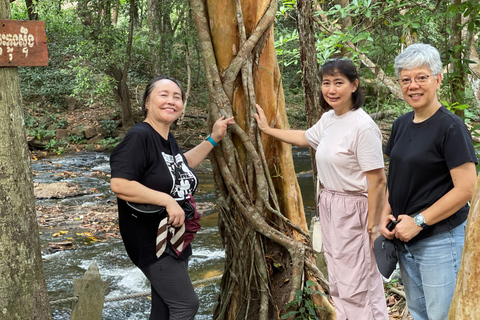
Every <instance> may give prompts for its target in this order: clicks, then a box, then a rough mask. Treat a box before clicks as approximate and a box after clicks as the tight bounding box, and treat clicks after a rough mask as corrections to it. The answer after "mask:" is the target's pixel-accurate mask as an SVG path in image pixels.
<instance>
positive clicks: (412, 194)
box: [385, 106, 478, 242]
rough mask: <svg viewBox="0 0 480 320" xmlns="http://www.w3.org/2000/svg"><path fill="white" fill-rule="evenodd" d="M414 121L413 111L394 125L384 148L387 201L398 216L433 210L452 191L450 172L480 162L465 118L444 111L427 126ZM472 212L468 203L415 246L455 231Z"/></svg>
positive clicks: (420, 236) (424, 232)
mask: <svg viewBox="0 0 480 320" xmlns="http://www.w3.org/2000/svg"><path fill="white" fill-rule="evenodd" d="M413 117H414V112H413V111H412V112H409V113H407V114H404V115H403V116H400V117H399V118H398V119H396V120H395V122H394V123H393V127H392V133H391V136H390V139H389V141H388V143H387V146H386V148H385V154H386V155H387V156H388V157H390V165H389V174H388V192H389V198H388V200H389V203H390V206H391V208H392V213H393V215H394V216H395V217H398V216H399V215H401V214H407V215H412V214H414V213H416V212H418V211H421V210H424V209H426V208H428V207H429V206H431V205H432V204H434V203H435V202H436V201H437V200H438V199H440V198H441V197H442V196H444V195H445V194H446V193H447V192H449V191H450V190H451V189H452V188H453V181H452V177H451V175H450V170H451V169H453V168H456V167H458V166H460V165H462V164H465V163H467V162H473V163H478V160H477V157H476V155H475V150H474V148H473V142H472V137H471V135H470V132H469V131H468V129H467V127H466V126H465V124H464V123H463V121H462V119H460V117H458V116H456V115H455V114H453V113H452V112H450V111H449V110H448V109H447V108H445V107H444V106H441V107H440V108H439V109H438V110H437V112H436V113H435V114H434V115H432V116H431V117H430V118H428V119H427V120H425V121H423V122H420V123H414V122H413ZM468 211H469V206H468V205H467V204H466V205H465V206H464V207H462V208H460V210H458V211H457V212H456V213H455V214H453V215H452V216H450V217H449V218H447V219H445V220H442V221H440V222H438V223H436V224H435V225H433V226H429V227H428V228H427V229H425V230H422V231H421V232H420V233H419V234H418V235H417V236H416V237H414V238H413V239H412V240H410V242H415V241H418V240H420V239H423V238H426V237H428V236H431V235H433V234H437V233H441V232H444V231H447V230H451V229H453V228H455V227H456V226H458V225H460V224H461V223H463V222H464V221H465V220H466V219H467V215H468Z"/></svg>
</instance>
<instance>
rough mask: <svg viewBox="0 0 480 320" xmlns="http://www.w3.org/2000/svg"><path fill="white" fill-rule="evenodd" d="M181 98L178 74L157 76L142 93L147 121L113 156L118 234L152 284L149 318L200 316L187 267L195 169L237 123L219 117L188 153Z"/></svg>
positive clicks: (131, 131) (135, 130) (112, 187)
mask: <svg viewBox="0 0 480 320" xmlns="http://www.w3.org/2000/svg"><path fill="white" fill-rule="evenodd" d="M183 100H184V93H183V91H182V87H181V85H180V83H179V82H178V80H176V79H173V78H170V77H166V76H161V77H158V78H155V79H153V80H152V81H151V82H150V83H149V84H148V85H147V87H146V89H145V93H144V95H143V110H144V113H145V121H144V122H141V123H138V124H136V125H135V126H134V127H133V128H132V129H131V130H130V131H129V132H128V133H127V135H126V136H125V138H124V140H123V141H122V142H121V143H120V144H119V145H118V146H117V147H116V148H115V149H114V150H113V152H112V154H111V156H110V165H111V169H112V175H111V177H112V178H111V189H112V191H113V192H114V193H115V194H116V196H117V198H118V212H119V225H120V233H121V235H122V239H123V241H124V244H125V248H126V251H127V253H128V255H129V257H130V258H131V260H132V262H133V263H134V264H135V265H137V266H138V267H139V268H140V269H141V270H142V271H143V273H144V274H145V275H146V277H147V278H148V279H149V280H150V282H151V285H152V310H151V314H150V320H152V319H182V320H183V319H185V320H187V319H194V317H195V314H196V312H197V309H198V297H197V296H196V294H195V291H194V290H193V287H192V284H191V282H190V278H189V276H188V272H187V264H188V257H189V256H190V255H191V253H192V250H191V246H190V243H189V242H190V241H191V239H192V238H193V233H192V232H196V230H198V228H199V224H198V222H197V221H193V220H195V219H191V215H192V216H193V213H194V212H195V207H194V203H193V201H192V200H193V199H191V197H192V195H193V194H194V192H195V189H196V187H197V184H198V183H197V177H196V175H195V172H194V170H193V168H195V167H196V166H197V165H198V164H199V163H200V162H201V161H202V160H203V159H205V157H206V156H207V155H208V153H209V152H210V151H211V150H212V149H213V148H214V147H215V146H216V145H217V143H218V142H220V141H221V140H222V139H223V138H224V137H225V134H226V130H227V127H228V126H229V125H231V124H233V123H234V121H233V117H231V118H225V117H221V118H220V119H219V120H217V121H216V122H215V124H214V125H213V129H212V134H211V136H208V137H207V139H205V141H203V142H202V143H200V144H199V145H198V146H197V147H195V148H194V149H192V150H190V151H188V152H186V153H185V154H184V153H182V151H181V150H180V148H179V146H178V144H177V142H176V140H175V138H174V137H173V135H172V134H171V133H170V126H171V124H172V123H173V122H174V121H175V120H177V119H178V117H179V116H180V115H181V113H182V110H183ZM192 203H193V206H192ZM186 216H187V217H188V221H185V220H186V219H185V217H186ZM185 226H186V227H185ZM189 226H190V228H191V229H190V230H189ZM192 226H193V227H192ZM184 231H185V233H183V232H184ZM180 235H182V236H181V237H180ZM177 236H178V239H177ZM162 237H163V238H162ZM180 240H181V241H180Z"/></svg>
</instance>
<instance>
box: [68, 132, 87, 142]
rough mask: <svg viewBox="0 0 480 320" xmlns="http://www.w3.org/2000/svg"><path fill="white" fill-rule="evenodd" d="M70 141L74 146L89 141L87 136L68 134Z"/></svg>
mask: <svg viewBox="0 0 480 320" xmlns="http://www.w3.org/2000/svg"><path fill="white" fill-rule="evenodd" d="M68 141H70V142H71V143H73V144H81V143H86V142H87V139H86V138H85V134H83V133H82V134H72V133H69V134H68Z"/></svg>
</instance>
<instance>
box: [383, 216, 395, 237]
mask: <svg viewBox="0 0 480 320" xmlns="http://www.w3.org/2000/svg"><path fill="white" fill-rule="evenodd" d="M395 220H397V219H395V217H394V216H393V215H392V214H390V215H388V216H387V218H386V219H385V220H384V221H382V222H381V223H380V234H381V235H382V236H384V237H385V238H387V239H389V240H392V239H393V238H394V237H395V229H393V230H392V231H390V230H388V229H387V225H388V223H389V222H390V221H395Z"/></svg>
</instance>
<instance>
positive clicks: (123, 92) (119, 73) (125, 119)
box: [106, 0, 135, 130]
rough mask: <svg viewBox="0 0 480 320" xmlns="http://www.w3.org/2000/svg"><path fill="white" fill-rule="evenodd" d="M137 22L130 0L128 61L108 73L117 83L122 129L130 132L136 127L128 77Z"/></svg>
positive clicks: (114, 88)
mask: <svg viewBox="0 0 480 320" xmlns="http://www.w3.org/2000/svg"><path fill="white" fill-rule="evenodd" d="M134 20H135V0H130V25H129V32H128V40H127V48H126V50H127V52H126V56H127V58H126V61H125V64H124V65H123V67H122V68H120V67H119V66H113V65H112V66H110V67H109V69H108V70H107V71H106V73H107V74H108V75H110V76H112V77H113V78H114V79H115V80H116V82H117V87H113V93H114V94H115V99H116V100H117V103H118V104H119V106H120V111H121V114H122V127H123V129H124V130H128V129H130V128H131V127H133V126H134V125H135V122H134V121H133V114H132V103H131V101H130V90H129V89H128V84H127V77H128V72H127V71H128V68H129V66H130V59H131V55H132V54H131V53H132V43H133V25H134Z"/></svg>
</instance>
